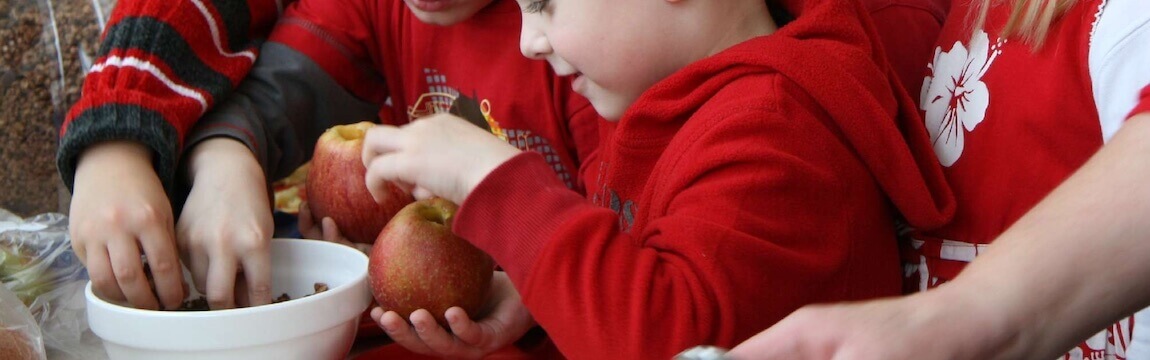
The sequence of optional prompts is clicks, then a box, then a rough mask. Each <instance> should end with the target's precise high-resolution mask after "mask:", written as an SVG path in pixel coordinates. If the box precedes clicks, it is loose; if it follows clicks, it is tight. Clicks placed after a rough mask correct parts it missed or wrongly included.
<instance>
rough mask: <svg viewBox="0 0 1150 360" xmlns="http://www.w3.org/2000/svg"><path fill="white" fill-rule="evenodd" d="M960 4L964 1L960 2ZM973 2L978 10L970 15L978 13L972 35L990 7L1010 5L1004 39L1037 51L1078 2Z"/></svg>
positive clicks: (985, 0) (1003, 33) (982, 23)
mask: <svg viewBox="0 0 1150 360" xmlns="http://www.w3.org/2000/svg"><path fill="white" fill-rule="evenodd" d="M959 1H963V0H959ZM969 1H972V2H981V4H980V6H974V7H972V8H971V10H972V11H975V12H977V16H978V17H977V18H976V19H975V21H974V23H973V24H974V26H973V27H972V29H971V30H972V32H977V31H979V30H981V29H982V26H983V25H985V23H986V14H987V13H989V12H990V8H991V7H992V6H997V5H1000V4H1001V3H1002V2H1003V1H1009V2H1010V4H1009V6H1010V7H1011V10H1010V19H1008V20H1007V21H1006V27H1004V28H1003V29H1002V36H1003V37H1008V38H1011V37H1018V38H1021V39H1022V41H1023V42H1025V43H1027V44H1030V46H1031V47H1033V48H1035V49H1037V48H1039V47H1042V43H1043V42H1044V41H1046V36H1047V35H1048V32H1049V31H1050V24H1053V23H1054V20H1057V19H1058V17H1059V16H1062V14H1064V13H1066V11H1067V10H1069V9H1070V7H1071V6H1074V3H1076V2H1077V0H969Z"/></svg>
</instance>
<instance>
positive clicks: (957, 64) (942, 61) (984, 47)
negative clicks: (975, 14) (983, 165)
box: [919, 31, 1006, 167]
mask: <svg viewBox="0 0 1150 360" xmlns="http://www.w3.org/2000/svg"><path fill="white" fill-rule="evenodd" d="M1005 43H1006V40H1004V39H999V40H998V41H996V42H995V43H994V44H993V45H992V44H990V39H989V37H988V36H987V34H986V33H985V32H983V31H979V32H978V33H976V34H975V35H974V37H972V39H971V41H970V47H969V48H967V47H966V46H964V45H963V44H962V42H960V41H955V42H954V45H953V46H951V48H950V51H945V52H944V51H942V47H941V46H940V47H936V48H935V49H934V60H933V61H932V62H931V64H929V65H927V69H928V70H929V73H928V74H927V76H926V78H924V79H923V84H922V94H920V98H919V99H920V103H919V106H920V107H921V108H922V110H923V111H926V115H925V121H926V129H927V131H928V132H929V133H930V140H931V142H932V143H933V145H934V153H935V155H937V156H938V161H939V163H941V164H942V165H943V166H948V167H949V166H951V165H954V163H955V162H956V161H958V158H959V157H961V156H962V151H963V149H964V148H965V147H966V133H967V132H973V131H974V128H975V127H977V126H978V124H980V123H982V120H983V118H984V117H985V116H986V108H987V106H989V105H990V91H989V90H988V89H987V87H986V83H983V82H982V76H983V75H984V74H986V71H987V70H989V69H990V65H991V64H993V63H994V59H995V58H996V57H998V54H1000V53H1001V52H1002V50H1001V49H1002V45H1003V44H1005Z"/></svg>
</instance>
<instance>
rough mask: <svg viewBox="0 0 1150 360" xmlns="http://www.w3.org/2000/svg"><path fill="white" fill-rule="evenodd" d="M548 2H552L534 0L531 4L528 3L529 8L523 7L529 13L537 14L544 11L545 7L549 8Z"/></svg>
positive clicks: (548, 0)
mask: <svg viewBox="0 0 1150 360" xmlns="http://www.w3.org/2000/svg"><path fill="white" fill-rule="evenodd" d="M548 2H550V0H534V1H532V2H531V4H530V5H527V8H525V9H523V12H525V13H528V14H537V13H540V12H543V9H546V8H547V3H548Z"/></svg>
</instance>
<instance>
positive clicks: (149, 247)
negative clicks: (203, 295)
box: [140, 226, 186, 309]
mask: <svg viewBox="0 0 1150 360" xmlns="http://www.w3.org/2000/svg"><path fill="white" fill-rule="evenodd" d="M170 229H171V227H168V226H165V227H154V226H153V227H148V228H146V229H145V230H144V232H143V233H141V236H142V237H143V239H141V241H140V245H141V246H142V247H143V248H144V255H145V256H146V257H147V259H148V271H149V272H151V275H152V281H153V282H154V283H155V286H156V294H157V295H159V297H160V304H161V305H163V308H164V309H176V308H179V307H180V303H182V302H183V301H184V297H185V295H186V294H185V292H184V288H185V285H186V284H184V272H183V268H182V267H181V266H180V257H179V252H178V250H177V249H176V246H175V234H172V232H171V230H170Z"/></svg>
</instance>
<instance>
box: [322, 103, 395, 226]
mask: <svg viewBox="0 0 1150 360" xmlns="http://www.w3.org/2000/svg"><path fill="white" fill-rule="evenodd" d="M372 126H374V124H373V123H371V122H367V121H364V122H360V123H355V124H350V125H338V126H333V127H332V128H330V129H327V131H324V133H323V135H320V137H319V140H317V141H316V143H315V153H314V154H313V155H312V158H311V165H310V168H309V169H308V173H307V188H306V190H305V191H306V193H307V199H308V208H309V209H310V210H311V213H312V216H313V217H314V218H315V219H316V220H322V219H323V218H324V217H331V218H332V220H335V224H336V226H338V227H339V231H340V233H342V234H343V236H345V237H347V239H348V240H351V241H354V242H358V243H364V244H370V243H372V242H373V241H375V238H376V236H377V235H379V231H380V230H381V229H383V226H384V225H387V222H388V220H391V217H392V216H394V215H395V213H396V212H398V211H399V209H402V208H403V207H404V206H406V205H407V204H410V203H411V202H413V201H415V199H414V198H412V197H411V194H409V193H408V192H406V191H404V190H403V189H401V188H399V187H398V186H396V185H395V184H392V183H388V184H387V188H388V192H387V196H385V197H384V198H383V199H382V201H380V202H379V203H376V202H375V200H374V199H372V197H371V193H369V192H368V191H367V185H365V184H364V177H365V175H366V173H367V169H366V168H365V167H364V166H363V157H362V154H361V153H362V152H363V138H364V136H365V134H366V132H367V130H368V129H370V128H371V127H372Z"/></svg>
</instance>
